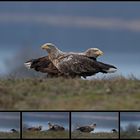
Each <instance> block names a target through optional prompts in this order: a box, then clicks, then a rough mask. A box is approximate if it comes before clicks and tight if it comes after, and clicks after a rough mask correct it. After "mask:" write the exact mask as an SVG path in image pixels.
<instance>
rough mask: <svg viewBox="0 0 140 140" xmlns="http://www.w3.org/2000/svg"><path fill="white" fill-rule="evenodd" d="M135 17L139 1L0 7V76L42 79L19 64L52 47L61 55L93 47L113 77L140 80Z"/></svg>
mask: <svg viewBox="0 0 140 140" xmlns="http://www.w3.org/2000/svg"><path fill="white" fill-rule="evenodd" d="M139 13H140V2H0V31H1V32H0V76H6V75H14V76H15V75H16V76H17V77H25V76H27V77H29V76H33V77H35V76H38V75H40V73H37V72H34V71H31V70H27V69H26V68H25V67H24V65H23V63H24V62H25V61H27V60H29V59H32V58H37V57H41V56H44V55H46V52H44V51H43V50H41V49H40V46H41V45H42V44H44V43H46V42H52V43H54V44H55V45H56V46H57V47H58V48H60V49H61V50H63V51H77V52H81V51H85V50H86V49H87V48H90V47H97V48H99V49H101V50H102V51H103V52H104V55H103V56H102V57H100V58H99V60H100V61H102V62H105V63H110V64H113V65H115V66H116V67H118V72H117V73H116V74H121V75H124V76H126V77H127V76H129V75H131V74H133V75H134V76H136V77H137V78H140V71H139V68H140V64H139V60H140V46H139V44H140V43H139V42H140V14H139ZM41 75H43V74H41ZM98 75H100V74H98Z"/></svg>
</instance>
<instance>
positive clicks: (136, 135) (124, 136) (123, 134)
mask: <svg viewBox="0 0 140 140" xmlns="http://www.w3.org/2000/svg"><path fill="white" fill-rule="evenodd" d="M120 138H121V139H140V133H139V132H135V133H134V132H132V133H131V132H121V133H120Z"/></svg>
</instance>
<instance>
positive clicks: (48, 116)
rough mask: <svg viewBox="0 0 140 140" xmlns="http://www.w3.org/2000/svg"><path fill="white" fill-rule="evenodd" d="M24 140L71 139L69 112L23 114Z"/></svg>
mask: <svg viewBox="0 0 140 140" xmlns="http://www.w3.org/2000/svg"><path fill="white" fill-rule="evenodd" d="M22 138H45V139H47V138H48V139H51V138H55V139H56V138H65V139H67V138H69V112H22Z"/></svg>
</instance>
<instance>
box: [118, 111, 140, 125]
mask: <svg viewBox="0 0 140 140" xmlns="http://www.w3.org/2000/svg"><path fill="white" fill-rule="evenodd" d="M120 121H121V126H122V127H126V126H127V125H129V124H134V125H136V126H140V112H121V113H120Z"/></svg>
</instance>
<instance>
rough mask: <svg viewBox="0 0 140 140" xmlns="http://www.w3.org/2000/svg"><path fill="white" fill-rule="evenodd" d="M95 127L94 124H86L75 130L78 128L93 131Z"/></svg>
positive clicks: (83, 130) (88, 131)
mask: <svg viewBox="0 0 140 140" xmlns="http://www.w3.org/2000/svg"><path fill="white" fill-rule="evenodd" d="M95 127H96V124H91V125H87V126H81V127H78V128H77V129H76V130H79V131H81V132H87V133H90V132H91V131H94V129H95Z"/></svg>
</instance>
